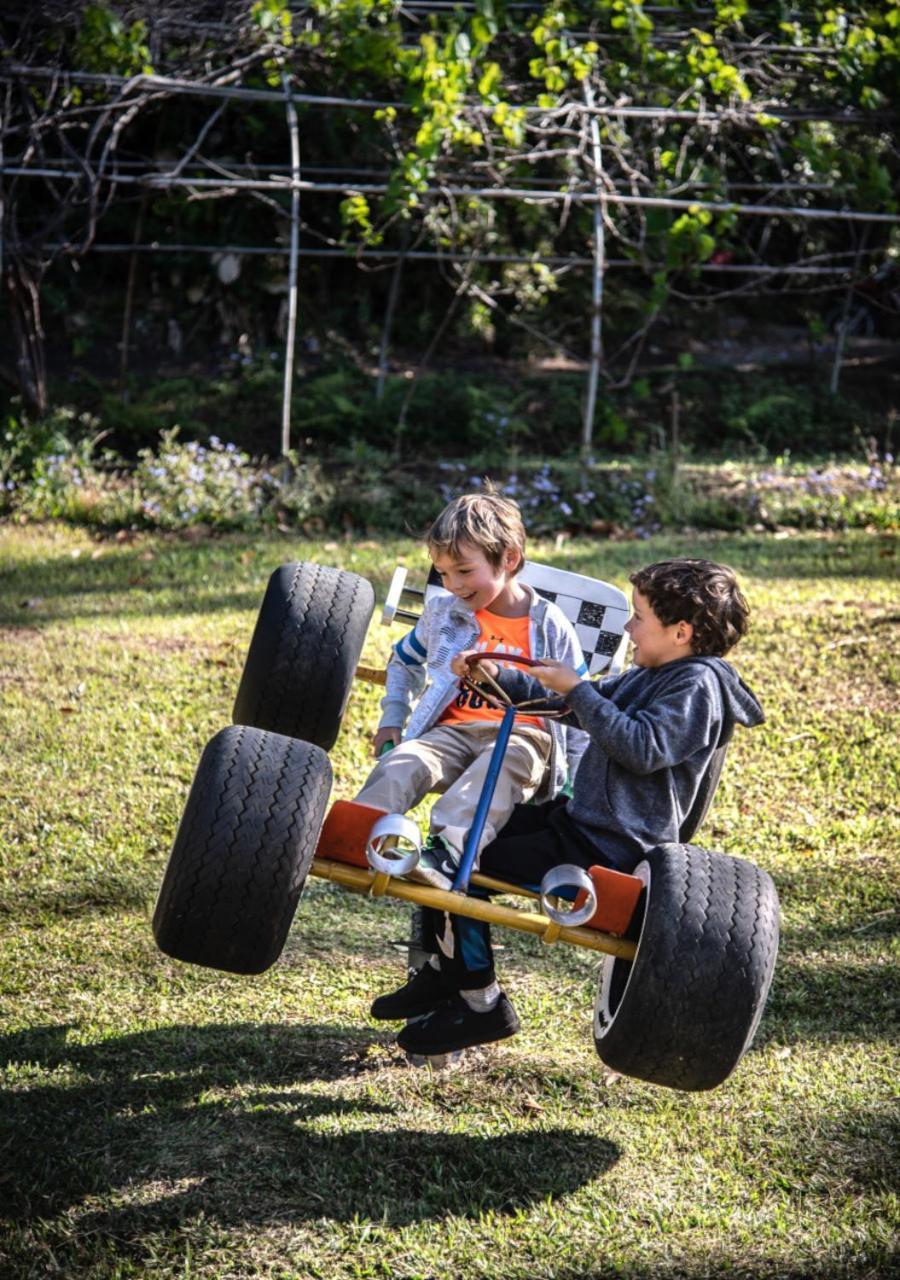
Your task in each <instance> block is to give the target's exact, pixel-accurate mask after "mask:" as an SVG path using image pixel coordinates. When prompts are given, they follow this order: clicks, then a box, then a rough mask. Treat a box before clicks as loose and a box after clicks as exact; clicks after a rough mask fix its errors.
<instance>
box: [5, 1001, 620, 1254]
mask: <svg viewBox="0 0 900 1280" xmlns="http://www.w3.org/2000/svg"><path fill="white" fill-rule="evenodd" d="M66 1032H67V1028H66V1027H62V1026H58V1027H42V1028H36V1029H34V1030H26V1031H22V1032H20V1033H18V1034H15V1035H8V1036H3V1037H0V1058H2V1060H4V1061H7V1062H8V1063H9V1064H10V1068H9V1069H10V1076H11V1078H12V1079H13V1080H14V1081H15V1083H16V1088H15V1090H14V1091H13V1092H11V1093H10V1094H9V1095H8V1096H7V1099H6V1102H5V1104H4V1107H3V1109H2V1119H0V1146H2V1147H3V1148H4V1149H5V1151H6V1153H7V1154H6V1157H5V1162H4V1184H5V1189H6V1192H7V1195H6V1200H7V1207H6V1215H8V1217H9V1218H10V1219H12V1220H13V1221H16V1222H19V1223H22V1224H24V1223H27V1222H29V1221H33V1220H34V1219H36V1218H40V1219H47V1218H49V1217H53V1216H56V1215H57V1214H62V1213H65V1214H66V1215H67V1217H71V1218H72V1219H73V1220H77V1234H78V1235H79V1236H81V1235H82V1234H83V1233H85V1232H91V1233H94V1232H100V1233H102V1234H104V1235H111V1236H114V1237H115V1238H118V1239H123V1238H129V1239H131V1240H135V1239H136V1238H140V1237H141V1236H143V1235H144V1234H145V1233H151V1232H155V1231H158V1230H160V1229H161V1228H165V1227H167V1226H171V1225H173V1224H178V1223H180V1222H183V1221H185V1220H186V1219H190V1218H194V1217H196V1216H198V1215H202V1216H203V1217H204V1218H206V1219H212V1220H214V1221H217V1222H219V1223H221V1224H222V1225H223V1226H237V1225H240V1224H242V1223H251V1222H252V1223H257V1224H258V1223H267V1222H276V1221H277V1222H279V1223H282V1224H283V1223H285V1222H287V1221H297V1222H301V1221H304V1220H313V1219H315V1220H321V1219H322V1218H327V1219H332V1220H335V1221H341V1222H349V1221H353V1220H359V1219H363V1220H366V1219H368V1220H372V1221H376V1222H378V1223H380V1224H388V1225H393V1226H402V1225H404V1224H409V1223H413V1222H416V1221H420V1220H426V1219H431V1218H434V1219H439V1218H443V1217H445V1216H447V1215H450V1214H453V1215H457V1216H463V1217H468V1216H473V1217H477V1216H479V1215H480V1214H482V1213H484V1212H486V1211H492V1212H495V1213H503V1214H512V1213H516V1212H518V1211H519V1210H521V1209H523V1208H525V1207H527V1206H529V1205H533V1204H536V1203H539V1202H541V1201H545V1200H546V1199H547V1198H548V1197H554V1198H555V1197H559V1196H564V1195H566V1194H568V1193H570V1192H572V1191H575V1190H577V1189H578V1188H579V1187H581V1186H582V1185H584V1184H585V1183H587V1182H590V1181H591V1180H593V1179H594V1178H596V1177H598V1176H599V1175H601V1174H603V1173H605V1172H606V1171H607V1170H608V1169H610V1168H611V1167H612V1166H613V1165H614V1164H615V1162H616V1160H617V1159H618V1157H619V1151H618V1149H617V1147H616V1146H615V1145H614V1144H613V1143H611V1142H608V1141H606V1140H605V1139H602V1138H597V1137H596V1136H593V1135H589V1134H584V1133H582V1132H579V1131H578V1130H577V1129H575V1128H573V1129H571V1130H569V1129H562V1128H556V1129H551V1130H538V1129H535V1128H531V1129H524V1130H519V1131H515V1132H506V1133H493V1134H490V1135H484V1134H479V1135H472V1134H461V1133H448V1132H444V1131H438V1132H432V1131H428V1130H426V1129H424V1128H423V1129H418V1128H412V1127H408V1126H402V1127H401V1126H399V1125H397V1124H395V1123H394V1122H393V1121H392V1118H391V1117H392V1116H393V1115H394V1113H395V1111H396V1107H395V1104H394V1103H393V1102H392V1101H386V1102H383V1103H382V1102H380V1101H378V1100H377V1098H375V1097H374V1096H373V1094H372V1090H371V1089H369V1088H367V1089H366V1090H365V1092H363V1091H362V1090H359V1091H354V1093H353V1096H345V1097H335V1096H334V1095H333V1094H332V1095H326V1094H324V1093H323V1092H322V1090H321V1087H320V1086H321V1082H322V1080H323V1079H331V1080H338V1079H341V1078H351V1077H353V1076H354V1075H358V1074H359V1071H360V1067H359V1064H360V1061H361V1058H362V1055H363V1054H364V1052H365V1049H366V1048H367V1046H368V1045H369V1044H370V1043H371V1038H370V1037H369V1036H368V1035H367V1034H366V1033H365V1032H358V1033H356V1038H355V1039H352V1036H353V1034H354V1033H352V1032H347V1033H345V1032H344V1029H343V1028H334V1027H327V1028H326V1027H321V1026H313V1027H303V1028H297V1027H285V1026H281V1025H272V1024H268V1025H254V1024H249V1023H238V1024H230V1025H223V1024H218V1025H213V1026H207V1027H179V1026H168V1027H162V1028H160V1029H158V1030H154V1031H147V1032H142V1033H138V1034H135V1035H129V1036H122V1037H119V1038H116V1039H111V1040H107V1041H104V1042H101V1043H94V1044H90V1045H78V1044H69V1043H67V1042H66ZM35 1068H40V1069H41V1070H42V1077H41V1083H40V1084H38V1085H36V1086H34V1087H29V1086H28V1079H29V1077H31V1078H32V1079H33V1078H34V1077H35ZM363 1070H365V1067H363ZM49 1072H52V1073H53V1076H54V1077H55V1079H54V1081H53V1083H51V1084H47V1083H44V1081H45V1080H46V1075H44V1074H43V1073H49ZM86 1202H89V1203H90V1208H88V1207H87V1205H86ZM6 1215H5V1216H6Z"/></svg>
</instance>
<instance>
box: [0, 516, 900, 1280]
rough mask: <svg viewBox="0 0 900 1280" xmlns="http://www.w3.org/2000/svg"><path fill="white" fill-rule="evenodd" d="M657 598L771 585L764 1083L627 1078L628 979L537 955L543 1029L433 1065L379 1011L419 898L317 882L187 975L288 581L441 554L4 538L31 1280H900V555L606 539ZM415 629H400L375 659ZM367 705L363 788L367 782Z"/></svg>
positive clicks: (4, 1135) (846, 547)
mask: <svg viewBox="0 0 900 1280" xmlns="http://www.w3.org/2000/svg"><path fill="white" fill-rule="evenodd" d="M531 550H532V555H533V556H534V558H535V559H542V560H551V561H554V562H556V563H559V564H562V565H564V566H567V567H571V568H574V569H577V570H579V571H582V572H589V573H593V574H595V575H598V576H603V577H606V578H609V579H611V580H613V581H615V582H617V583H620V584H621V585H625V584H626V579H627V573H628V571H629V570H630V569H631V568H634V567H636V566H638V565H639V564H641V563H646V562H648V561H649V560H651V559H657V558H659V557H661V556H663V555H667V554H671V553H686V554H697V553H699V554H706V555H711V556H714V557H716V558H720V559H723V560H726V561H728V562H729V563H731V564H733V565H734V566H735V567H736V568H737V569H738V570H739V572H740V573H741V575H742V577H743V580H744V582H745V585H746V589H747V594H748V596H749V599H750V602H751V605H752V607H753V610H754V623H753V630H752V633H751V636H750V637H749V638H748V640H747V642H746V643H745V645H744V646H743V647H742V650H741V651H739V653H738V656H737V657H736V664H737V665H738V666H739V668H740V670H741V673H742V674H743V675H744V677H745V678H746V680H747V681H748V683H750V684H751V685H752V686H753V688H754V689H755V690H756V691H757V693H758V694H759V695H760V697H761V699H762V701H763V702H764V704H765V707H766V710H767V713H768V719H767V722H766V724H765V725H764V726H763V727H762V728H760V729H758V730H755V731H754V732H752V733H743V734H741V735H740V736H739V737H738V738H737V740H736V741H735V744H734V746H733V748H732V750H731V752H730V757H729V762H728V766H727V768H726V774H725V778H724V780H723V783H722V786H721V789H720V792H719V796H718V798H717V802H716V806H715V808H714V810H713V813H712V815H711V818H710V820H709V822H708V825H707V827H706V828H705V830H704V832H703V835H702V841H703V843H705V844H707V845H708V846H709V847H713V848H722V849H725V850H727V851H729V852H732V853H735V854H740V855H743V856H745V857H749V858H751V859H752V860H754V861H756V862H758V863H760V864H761V865H762V866H764V867H766V868H767V869H768V870H770V871H771V872H772V874H773V875H774V877H775V879H776V882H777V885H778V888H779V892H780V895H781V900H782V907H783V925H784V936H783V945H782V952H781V958H780V961H779V967H778V971H777V974H776V980H775V984H774V988H773V992H772V996H771V1000H770V1004H769V1007H768V1010H767V1012H766V1016H765V1018H764V1019H763V1022H762V1026H761V1029H760V1033H759V1035H758V1037H757V1041H756V1044H755V1046H754V1047H753V1049H752V1050H751V1052H750V1053H749V1054H748V1055H747V1057H746V1058H745V1059H744V1061H743V1063H742V1064H741V1065H740V1067H739V1068H738V1070H737V1072H736V1073H735V1075H734V1076H733V1077H732V1078H731V1079H730V1080H729V1081H728V1082H726V1084H725V1085H723V1086H722V1087H721V1088H719V1089H718V1090H715V1091H713V1092H711V1093H709V1094H699V1095H684V1094H678V1093H673V1092H668V1091H665V1090H661V1089H655V1088H652V1087H650V1086H645V1085H643V1084H640V1083H638V1082H634V1081H629V1080H625V1079H615V1078H611V1077H610V1075H609V1073H608V1072H607V1071H606V1070H605V1068H604V1067H603V1065H602V1063H601V1062H600V1061H599V1059H598V1058H597V1057H596V1054H595V1052H594V1049H593V1044H592V1040H591V1035H590V1014H591V1007H592V1001H593V996H594V986H595V974H596V967H597V961H596V959H595V958H593V957H592V956H591V955H590V954H589V953H587V952H582V951H578V950H575V949H574V948H565V947H546V946H543V945H542V944H541V943H540V941H538V940H535V939H531V938H529V937H527V936H525V935H521V934H518V933H516V934H509V933H507V934H504V935H503V936H502V937H500V938H499V939H498V940H499V941H500V942H502V943H503V945H504V950H503V951H502V952H501V953H500V957H499V959H500V963H501V969H502V975H503V978H504V982H505V985H506V987H507V989H508V990H509V992H510V994H511V996H512V998H513V1000H514V1002H515V1004H516V1006H517V1009H518V1011H519V1014H520V1016H521V1018H522V1023H523V1031H522V1034H521V1035H519V1036H518V1037H516V1038H515V1039H514V1040H511V1041H509V1042H506V1043H505V1044H504V1045H502V1046H498V1047H496V1048H493V1049H486V1050H483V1051H477V1052H473V1053H472V1054H471V1055H470V1056H469V1058H468V1061H467V1062H466V1064H465V1065H464V1066H462V1067H461V1068H459V1069H456V1070H454V1071H451V1072H449V1073H446V1074H439V1075H432V1074H431V1073H429V1072H427V1071H417V1070H414V1069H411V1068H409V1067H407V1066H406V1065H405V1063H404V1061H403V1059H402V1056H401V1055H400V1053H399V1052H398V1050H397V1049H396V1047H395V1046H394V1044H393V1043H392V1036H391V1033H390V1031H389V1030H386V1029H385V1027H384V1026H383V1024H381V1025H380V1024H375V1023H373V1022H371V1021H370V1020H369V1019H368V1016H367V1009H368V1005H369V1002H370V999H371V997H372V995H373V994H374V993H377V992H379V991H384V990H388V989H390V988H391V987H392V986H394V985H395V984H396V983H397V981H398V980H399V979H400V977H401V958H400V956H399V954H398V953H396V952H395V951H392V949H391V948H390V946H389V945H388V943H389V940H390V939H392V938H400V937H403V936H404V933H405V930H406V911H405V909H404V908H403V907H401V906H400V905H399V904H394V903H392V902H389V901H385V900H384V899H380V900H371V901H370V900H363V899H359V898H356V897H354V896H352V895H349V894H346V893H344V892H342V891H341V890H339V889H337V888H335V887H333V886H331V885H329V884H327V883H324V882H322V881H318V880H314V881H312V882H311V883H310V885H309V888H308V890H307V893H306V895H305V897H304V899H303V902H302V904H301V907H300V910H299V912H298V915H297V918H296V921H295V924H294V927H293V930H292V932H291V935H290V938H289V941H288V945H287V948H286V951H285V954H284V956H283V958H282V960H281V961H280V962H279V964H277V965H276V966H275V967H274V968H273V969H272V970H271V971H270V972H269V973H267V974H265V975H263V976H262V977H258V978H252V979H251V978H235V977H230V976H226V975H223V974H219V973H215V972H212V971H208V970H200V969H194V968H189V967H186V966H183V965H180V964H178V963H176V962H174V961H171V960H169V959H167V958H166V957H164V956H162V955H161V954H160V953H159V952H158V951H157V950H156V948H155V946H154V943H153V939H152V936H151V933H150V927H149V917H150V913H151V911H152V906H153V900H154V895H155V892H156V888H157V886H158V884H159V881H160V878H161V874H162V869H163V865H164V863H165V859H166V856H167V853H168V848H169V846H170V843H171V840H172V837H173V834H174V830H175V826H176V823H177V821H178V817H179V813H180V810H181V807H182V805H183V803H184V798H185V794H186V791H187V787H188V785H189V783H190V779H191V776H192V773H193V769H194V767H195V765H196V761H197V759H198V757H199V753H200V750H201V748H202V745H203V743H204V742H205V741H206V740H207V739H208V738H209V737H210V736H211V735H212V734H213V733H214V732H215V731H216V730H217V729H219V728H221V727H222V726H223V725H225V724H227V723H228V722H229V719H230V712H231V705H232V700H233V696H234V691H235V689H236V686H237V681H238V678H239V675H240V669H241V664H242V661H243V655H244V652H245V649H246V645H247V643H248V640H249V635H250V631H251V628H252V624H253V619H254V617H255V612H256V609H257V607H258V603H259V601H260V599H261V596H262V591H263V588H264V584H265V581H266V579H267V577H268V574H269V572H270V570H271V569H272V568H273V567H274V566H276V565H277V564H279V563H281V562H283V561H285V560H289V559H299V558H309V559H316V560H319V561H320V562H325V563H329V564H335V565H340V566H342V567H344V568H350V569H355V570H357V571H358V572H361V573H363V574H365V575H366V576H368V577H370V578H371V579H372V580H373V582H375V584H376V588H377V589H378V590H379V591H382V590H383V588H384V586H385V584H386V582H387V580H388V578H389V575H390V572H391V569H392V567H393V564H394V562H395V558H396V557H397V556H398V555H403V556H405V558H406V559H407V560H408V562H409V563H410V564H416V565H418V564H421V563H422V553H421V552H420V550H419V549H418V548H417V547H415V546H414V545H413V544H411V543H408V542H407V543H399V542H398V543H382V544H375V543H365V544H362V545H359V544H357V545H356V546H354V545H353V544H352V543H349V542H341V543H337V542H331V543H325V544H324V545H323V544H321V543H319V544H313V543H299V542H295V541H293V540H289V539H287V538H281V539H277V540H276V539H268V540H253V539H252V538H248V537H229V538H222V539H219V540H215V541H200V542H189V541H178V540H174V539H166V538H149V537H148V538H137V539H135V540H133V541H124V542H115V541H113V542H93V541H91V540H90V539H89V538H88V536H87V535H86V534H85V533H83V532H78V531H72V530H66V529H63V528H59V527H46V528H40V527H33V526H26V527H24V528H20V527H18V526H15V527H13V526H6V527H4V528H0V569H2V596H0V725H2V732H3V741H4V751H3V754H2V758H0V914H2V922H0V936H2V943H0V999H2V1015H0V1016H2V1021H0V1070H2V1071H3V1086H4V1097H3V1101H2V1108H0V1151H2V1159H0V1206H2V1209H0V1216H2V1226H0V1273H2V1274H3V1275H4V1277H5V1276H10V1277H45V1276H72V1275H78V1276H90V1277H114V1276H115V1277H144V1276H153V1277H172V1278H173V1280H174V1278H175V1277H222V1278H223V1280H224V1278H226V1277H227V1278H229V1280H230V1278H231V1277H245V1276H266V1277H272V1278H273V1280H274V1278H276V1277H277V1278H279V1280H286V1278H287V1277H304V1278H305V1277H327V1278H328V1280H331V1278H332V1277H334V1278H335V1280H337V1278H340V1280H344V1278H345V1277H346V1280H355V1278H358V1277H398V1278H400V1280H414V1278H415V1277H420V1278H422V1280H425V1278H427V1277H475V1276H478V1277H496V1278H497V1280H500V1278H501V1277H503V1278H505V1277H516V1278H521V1280H525V1278H529V1280H530V1278H533V1277H548V1278H549V1277H553V1278H554V1280H562V1278H565V1280H576V1278H578V1280H587V1277H607V1276H621V1277H638V1276H653V1277H665V1278H672V1280H674V1278H675V1277H691V1278H696V1277H704V1276H710V1277H718V1276H730V1277H746V1276H754V1277H755V1276H759V1277H775V1276H778V1277H797V1278H799V1277H806V1276H821V1277H844V1276H846V1277H851V1276H852V1277H873V1278H874V1277H883V1276H887V1275H889V1274H894V1273H895V1272H896V1270H897V1269H900V1268H898V1259H897V1252H896V1248H897V1246H896V1236H897V1229H898V1226H900V1223H898V1216H900V1215H898V1203H897V1193H896V1169H897V1167H898V1151H897V1142H896V1115H897V1111H896V1078H897V1065H898V1059H897V1034H896V1033H897V999H898V997H897V992H898V972H897V970H898V963H897V962H898V948H897V901H898V883H897V879H898V877H897V853H896V851H897V848H898V834H900V832H898V828H900V823H898V797H900V787H898V758H900V753H898V738H900V734H898V715H897V707H898V685H900V635H898V632H900V627H898V623H900V607H898V596H897V585H896V584H897V560H898V547H897V540H896V539H891V538H888V537H881V538H879V537H876V536H874V535H871V534H869V535H866V534H855V535H842V536H821V535H820V536H816V535H813V534H810V535H795V536H793V537H791V538H772V537H765V536H760V537H753V536H744V537H739V538H729V537H722V536H719V537H712V536H711V537H706V538H700V537H693V538H685V537H670V538H665V539H664V538H658V539H655V540H650V541H647V542H643V543H636V542H631V543H617V544H614V545H613V544H605V543H601V542H588V541H579V542H571V543H567V544H566V545H565V546H563V547H562V548H561V549H559V550H554V548H553V547H552V546H549V545H544V546H534V547H532V549H531ZM392 635H393V637H394V638H395V637H396V632H393V633H392V632H390V631H388V630H387V629H385V628H381V627H379V626H377V625H375V624H373V627H372V630H371V632H370V636H369V640H368V641H367V646H366V654H365V656H366V657H369V658H372V659H383V658H384V657H385V656H386V653H387V648H388V645H389V643H390V640H391V638H392ZM377 700H378V693H377V691H375V690H374V689H372V688H369V687H367V686H362V687H360V688H359V689H358V690H357V691H356V692H355V693H354V696H353V698H352V699H351V704H350V707H349V710H348V714H347V717H346V721H345V728H344V730H343V731H342V734H341V737H340V739H339V741H338V744H337V746H336V748H335V750H334V752H333V753H332V754H333V762H334V765H335V775H336V788H335V795H336V796H339V797H348V796H350V795H352V793H353V791H354V788H355V787H356V786H357V785H358V783H359V780H360V778H361V777H362V776H363V772H364V770H365V768H366V767H367V752H368V746H367V741H366V735H367V734H368V732H369V731H370V730H371V728H372V727H373V725H374V721H375V718H376V713H377Z"/></svg>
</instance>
